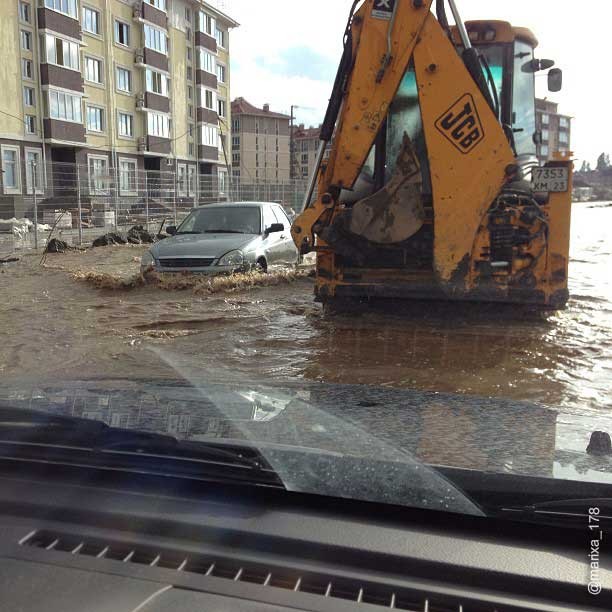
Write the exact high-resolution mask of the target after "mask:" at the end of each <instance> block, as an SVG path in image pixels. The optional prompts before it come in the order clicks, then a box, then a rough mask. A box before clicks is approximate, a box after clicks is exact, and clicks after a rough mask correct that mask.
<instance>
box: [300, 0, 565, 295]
mask: <svg viewBox="0 0 612 612" xmlns="http://www.w3.org/2000/svg"><path fill="white" fill-rule="evenodd" d="M432 1H433V0H386V1H385V0H365V1H364V2H363V4H362V5H361V6H360V8H359V9H358V10H355V7H356V5H358V4H359V3H358V2H355V4H354V5H353V11H351V16H350V18H349V23H348V26H347V30H346V34H345V50H344V55H343V58H342V61H341V64H340V68H339V70H338V75H337V78H336V83H335V85H334V91H333V93H332V98H331V100H330V105H329V108H328V113H327V116H326V118H325V122H324V124H323V126H322V135H321V139H322V142H321V146H320V149H319V159H318V165H317V173H316V175H315V176H313V177H312V179H311V180H312V185H311V189H310V190H309V194H308V196H307V201H306V203H305V208H304V210H303V212H302V213H301V214H300V215H299V216H298V218H297V219H296V220H295V222H294V224H293V227H292V235H293V239H294V241H295V243H296V245H297V246H298V248H299V249H300V251H301V252H302V253H306V252H309V251H311V250H316V251H317V254H318V263H317V283H318V289H319V290H321V291H320V294H321V296H322V297H323V298H326V297H333V295H334V294H335V293H336V290H337V288H338V287H339V286H342V285H344V286H348V285H351V286H352V288H353V291H352V295H355V296H360V295H361V294H360V292H359V289H358V287H359V286H362V287H364V288H365V287H370V288H371V287H372V286H373V285H377V286H378V287H379V288H381V287H382V289H383V291H378V293H380V294H384V285H385V284H386V285H389V286H390V285H394V286H397V285H399V284H404V285H409V284H410V283H412V284H413V285H414V282H415V281H414V278H413V277H407V276H406V274H405V269H404V270H402V269H397V267H396V269H394V270H392V271H387V273H386V276H385V273H384V269H385V266H384V265H382V264H381V265H375V266H374V268H376V271H375V272H372V266H371V265H370V266H369V267H368V266H367V265H366V264H364V263H363V261H361V264H360V265H361V270H360V271H359V272H358V273H357V272H356V268H357V267H359V266H356V264H355V263H354V262H355V261H359V257H358V256H357V255H355V256H353V255H352V252H351V249H352V250H353V251H358V250H361V251H364V252H365V251H366V250H368V249H370V248H373V249H374V250H372V253H374V252H380V248H383V249H387V250H389V249H395V250H396V251H397V250H398V247H400V246H402V245H403V246H406V245H407V244H408V242H407V241H409V240H410V239H411V238H412V237H413V236H414V235H415V234H419V232H422V231H424V230H423V226H426V225H427V224H428V223H429V224H430V225H431V226H432V227H433V231H432V233H433V240H432V253H431V259H432V261H431V279H430V280H429V281H428V282H429V283H430V285H431V291H429V292H428V291H427V290H426V291H425V292H424V295H420V296H419V297H429V295H428V293H430V294H431V297H440V296H441V295H443V296H446V297H449V296H450V297H454V296H457V297H464V298H465V299H469V295H470V292H471V291H472V290H473V289H474V288H475V286H476V285H477V284H478V282H479V277H480V276H482V274H481V270H482V267H481V266H478V265H476V261H475V260H476V259H478V257H480V255H481V253H480V252H477V251H478V250H480V251H481V252H486V250H487V248H490V244H489V245H487V244H486V240H484V241H483V239H482V236H481V235H480V234H482V233H483V231H484V230H485V229H486V228H487V227H488V226H490V224H491V223H490V219H489V218H488V214H489V211H490V210H491V207H492V206H494V205H495V202H496V199H497V198H498V197H499V196H500V194H501V193H502V191H503V189H504V187H505V186H506V185H508V184H509V183H511V182H512V181H516V180H517V173H518V167H517V165H516V156H515V152H514V151H513V145H512V136H510V137H509V135H508V129H504V127H502V124H501V123H500V119H499V104H498V102H497V101H496V100H494V97H493V95H492V92H491V87H490V86H489V85H490V83H487V81H486V78H485V74H484V72H483V68H482V65H481V63H480V60H479V58H478V55H477V53H476V52H475V50H474V49H472V48H471V44H470V42H469V38H468V36H467V32H466V31H465V28H464V26H463V24H462V22H461V21H460V19H459V18H458V15H457V13H456V7H455V4H454V1H453V0H450V2H451V8H452V10H453V13H454V16H455V21H456V22H457V28H458V30H459V34H460V35H461V39H462V43H463V44H462V47H461V49H460V50H459V51H461V53H460V52H459V51H458V48H457V46H456V45H455V43H454V42H453V37H452V35H451V32H450V28H448V24H446V23H441V22H440V21H439V20H438V18H437V17H436V16H435V15H434V14H433V12H432V11H431V8H432ZM409 71H410V72H411V73H413V74H414V76H415V78H416V86H417V90H418V103H419V107H420V118H421V121H422V134H423V137H424V141H425V142H424V147H425V149H426V163H427V165H428V172H429V180H430V183H431V185H430V188H431V199H432V202H431V203H428V208H430V209H431V210H432V211H433V218H431V219H429V220H428V214H427V212H426V208H424V206H423V202H422V200H421V187H422V185H421V174H420V169H419V168H420V162H419V155H417V152H416V146H415V143H413V142H411V141H410V139H409V138H408V134H405V136H404V142H403V145H402V147H401V150H400V151H399V154H398V157H397V159H396V160H393V161H394V162H395V163H394V164H393V165H394V167H395V170H394V173H393V176H392V177H391V178H389V177H388V176H387V179H386V182H385V184H384V185H379V186H378V190H377V191H376V190H374V193H371V194H370V195H369V196H367V197H364V198H358V201H357V202H354V201H353V202H351V203H350V204H346V201H350V197H349V198H347V197H346V195H347V194H349V195H350V193H351V191H352V190H355V189H356V184H357V183H358V179H359V177H360V175H361V173H362V171H363V168H364V164H365V163H366V160H367V159H368V156H369V155H370V153H371V151H372V150H373V147H374V145H375V144H376V143H380V142H381V141H380V138H381V134H383V133H384V131H385V128H386V122H387V119H388V115H389V111H390V108H391V106H392V104H393V101H394V99H395V97H396V94H397V92H398V89H399V88H400V86H401V84H402V81H403V79H404V78H405V76H406V74H407V72H409ZM330 142H331V147H330V146H329V143H330ZM382 142H383V143H384V138H383V141H382ZM326 148H328V150H329V157H328V159H327V160H325V161H324V160H323V157H324V152H325V150H326ZM421 148H423V147H421ZM387 161H388V160H387ZM421 161H423V159H422V156H421ZM568 163H569V162H568ZM315 182H316V184H317V186H318V189H317V196H316V197H315V198H312V192H313V191H314V187H315ZM570 182H571V181H570ZM311 199H312V201H310V200H311ZM536 206H540V205H539V204H537V203H536ZM517 210H518V209H517ZM540 213H541V214H540V216H541V217H542V218H543V221H542V222H546V223H547V224H548V220H547V219H544V217H545V215H546V212H545V211H543V210H540ZM430 216H431V215H430ZM568 222H569V221H568ZM548 225H549V224H548ZM545 230H546V231H548V227H547V228H537V227H536V228H533V234H534V241H533V242H534V244H530V245H529V249H527V255H529V253H531V252H537V251H538V250H539V249H540V246H541V245H540V244H539V243H538V244H535V243H536V242H538V238H539V240H540V242H542V240H543V238H542V236H543V234H544V233H545ZM376 249H378V251H376ZM523 250H525V249H523ZM408 251H409V249H408ZM408 251H406V252H408ZM371 257H373V256H371ZM405 258H406V256H404V259H405ZM535 258H536V257H535V255H534V259H535ZM540 259H541V256H540V257H538V258H537V261H536V262H534V264H533V266H532V267H533V268H535V267H536V266H537V265H540V266H542V265H543V264H542V263H541V262H540ZM347 262H348V263H347ZM370 263H371V262H370ZM492 263H493V265H494V266H495V265H497V266H500V267H499V268H498V269H497V270H493V271H492V272H491V276H492V277H495V276H496V274H497V272H499V274H501V275H503V274H506V275H508V274H511V273H512V272H513V267H514V265H515V264H514V263H513V262H506V263H507V265H508V266H509V268H510V269H506V270H502V269H501V266H502V264H501V263H500V262H492ZM546 265H547V264H546ZM566 265H567V262H565V266H566ZM526 266H527V264H525V263H524V262H523V269H524V268H526ZM535 272H536V271H535V269H530V273H535ZM499 274H497V276H498V278H494V279H493V280H492V286H491V287H489V288H488V289H487V291H488V292H489V294H490V295H491V296H492V298H493V299H497V300H503V299H504V295H507V293H508V282H507V281H508V279H505V281H504V279H501V278H500V277H499ZM557 275H559V271H557ZM421 276H422V275H421ZM349 277H350V278H352V279H356V280H352V281H351V280H347V279H348V278H349ZM410 278H412V280H410ZM418 282H420V283H421V286H422V285H423V282H422V279H421V280H419V281H418ZM504 283H505V284H504ZM561 285H562V283H561ZM557 289H559V287H557ZM551 292H552V288H551ZM349 293H350V292H349ZM374 293H377V291H374ZM407 293H408V294H410V292H409V291H408V292H407ZM421 293H423V291H421ZM494 294H495V295H494ZM363 295H369V293H368V291H365V289H364V293H363ZM390 295H394V294H393V292H391V293H390ZM538 299H539V298H538Z"/></svg>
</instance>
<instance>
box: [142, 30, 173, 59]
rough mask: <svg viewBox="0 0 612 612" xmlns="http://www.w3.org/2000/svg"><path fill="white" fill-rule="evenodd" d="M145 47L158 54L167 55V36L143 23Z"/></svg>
mask: <svg viewBox="0 0 612 612" xmlns="http://www.w3.org/2000/svg"><path fill="white" fill-rule="evenodd" d="M144 33H145V47H147V49H152V50H153V51H157V52H158V53H163V54H164V55H167V54H168V36H167V35H166V33H165V32H164V31H163V30H160V29H158V28H154V27H153V26H150V25H149V24H147V23H145V26H144Z"/></svg>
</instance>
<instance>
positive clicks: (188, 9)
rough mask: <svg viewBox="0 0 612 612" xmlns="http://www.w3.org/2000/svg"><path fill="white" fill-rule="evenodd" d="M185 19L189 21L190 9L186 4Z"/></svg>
mask: <svg viewBox="0 0 612 612" xmlns="http://www.w3.org/2000/svg"><path fill="white" fill-rule="evenodd" d="M185 21H186V22H187V23H191V9H190V8H189V7H188V6H186V7H185Z"/></svg>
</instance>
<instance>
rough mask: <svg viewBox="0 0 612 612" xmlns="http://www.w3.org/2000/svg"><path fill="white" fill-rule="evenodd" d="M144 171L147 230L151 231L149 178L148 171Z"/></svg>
mask: <svg viewBox="0 0 612 612" xmlns="http://www.w3.org/2000/svg"><path fill="white" fill-rule="evenodd" d="M143 172H144V191H145V223H146V224H147V225H146V227H147V232H148V231H149V178H148V175H147V171H146V170H143Z"/></svg>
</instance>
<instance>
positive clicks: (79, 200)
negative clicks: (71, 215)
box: [76, 164, 83, 246]
mask: <svg viewBox="0 0 612 612" xmlns="http://www.w3.org/2000/svg"><path fill="white" fill-rule="evenodd" d="M76 180H77V208H78V212H77V214H78V217H79V218H78V221H77V222H78V230H79V246H83V209H82V206H81V175H80V172H79V164H76Z"/></svg>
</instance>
